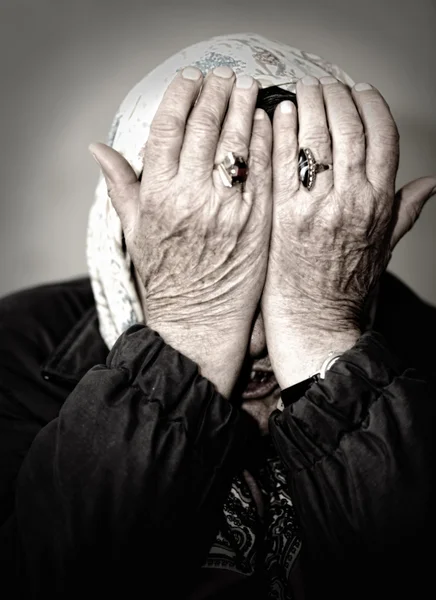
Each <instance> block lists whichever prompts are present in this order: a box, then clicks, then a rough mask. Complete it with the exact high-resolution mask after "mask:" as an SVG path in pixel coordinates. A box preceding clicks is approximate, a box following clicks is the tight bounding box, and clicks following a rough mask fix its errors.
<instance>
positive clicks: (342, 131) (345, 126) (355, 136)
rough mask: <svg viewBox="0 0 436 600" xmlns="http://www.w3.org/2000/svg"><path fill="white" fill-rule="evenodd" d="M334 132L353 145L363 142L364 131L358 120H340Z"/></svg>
mask: <svg viewBox="0 0 436 600" xmlns="http://www.w3.org/2000/svg"><path fill="white" fill-rule="evenodd" d="M336 130H337V133H338V135H339V136H340V137H341V138H345V139H347V140H350V141H352V142H353V143H357V144H360V143H363V142H364V141H365V131H364V129H363V124H362V121H360V119H346V118H344V119H341V120H339V122H338V123H337V125H336Z"/></svg>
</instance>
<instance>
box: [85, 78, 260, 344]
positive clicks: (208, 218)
mask: <svg viewBox="0 0 436 600" xmlns="http://www.w3.org/2000/svg"><path fill="white" fill-rule="evenodd" d="M226 71H227V73H226ZM185 72H186V69H185ZM195 72H197V73H196V75H197V79H192V78H185V77H184V76H183V74H182V73H179V74H177V75H176V77H175V78H174V80H173V81H172V83H171V84H170V85H169V87H168V89H167V91H166V93H165V95H164V97H163V100H162V102H161V104H160V106H159V108H158V110H157V113H156V115H155V117H154V120H153V122H152V125H151V128H150V135H149V138H148V140H147V144H146V146H145V150H144V170H143V174H142V181H141V182H139V181H138V179H137V177H136V174H135V173H134V171H133V169H132V168H131V166H130V165H129V163H128V162H127V161H126V160H125V159H124V158H123V157H122V156H121V155H120V154H119V153H118V152H116V151H115V150H113V149H112V148H109V147H108V146H106V145H104V144H92V145H91V146H90V151H91V152H92V154H93V155H94V156H95V158H96V160H97V162H98V163H99V164H100V166H101V168H102V171H103V174H104V176H105V180H106V184H107V188H108V193H109V197H110V199H111V201H112V203H113V205H114V208H115V210H116V211H117V213H118V215H119V218H120V220H121V225H122V228H123V231H124V236H125V241H126V248H127V251H128V252H129V255H130V257H131V259H132V262H133V264H134V266H135V268H136V272H137V274H138V276H139V278H140V280H141V283H142V285H143V288H144V293H145V302H144V304H145V305H144V307H143V308H144V313H145V315H144V316H145V320H146V323H147V325H149V326H150V327H152V328H154V329H157V330H158V331H159V327H160V326H161V325H163V326H164V327H165V328H166V329H167V330H169V329H172V330H173V331H185V332H186V331H189V334H190V335H191V336H192V337H193V338H195V339H199V340H201V339H205V340H206V339H207V340H208V343H209V344H210V340H211V339H213V341H214V347H215V349H216V344H220V343H225V345H226V347H227V349H228V350H229V344H230V345H232V344H235V345H237V346H238V347H239V352H241V351H242V352H243V354H245V351H246V348H247V345H248V338H249V333H250V328H251V325H252V320H253V317H254V312H255V310H256V307H257V305H258V303H259V301H260V296H261V293H262V289H263V285H264V280H265V274H266V266H267V260H268V246H269V237H270V230H271V145H272V129H271V124H270V121H269V119H268V118H267V117H266V114H265V113H264V111H261V110H260V111H259V110H258V111H257V112H256V116H258V115H260V116H261V117H262V118H260V119H257V118H256V119H254V116H255V104H256V99H257V93H258V89H259V87H258V84H257V82H256V81H255V80H252V85H251V87H250V88H249V89H241V88H238V87H237V86H235V85H234V84H235V75H234V73H233V71H231V70H230V69H228V68H227V67H219V68H218V69H215V70H214V72H212V73H210V74H209V75H208V76H207V77H206V78H205V79H204V81H203V77H202V74H201V72H200V71H199V70H197V69H193V68H191V67H189V68H188V74H189V73H191V74H195ZM220 74H221V75H226V74H227V75H229V76H227V77H222V76H219V75H220ZM202 83H203V87H202V89H201V91H200V88H201V85H202ZM196 100H197V101H196ZM195 101H196V102H195ZM194 103H195V106H194ZM227 107H228V110H227ZM226 110H227V114H226ZM224 117H226V118H225V120H224ZM223 121H224V123H223ZM229 151H232V152H234V153H235V154H238V155H241V156H243V157H244V158H245V159H247V158H248V165H249V175H248V179H247V181H246V184H245V188H244V190H241V187H240V185H238V184H237V185H235V186H234V187H232V188H226V187H225V186H224V185H223V183H222V182H221V179H220V177H219V174H218V172H217V171H216V170H214V169H213V167H214V164H216V163H217V162H220V161H221V160H222V159H223V158H224V156H225V154H226V153H227V152H229ZM211 336H213V337H211Z"/></svg>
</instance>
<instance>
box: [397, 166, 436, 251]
mask: <svg viewBox="0 0 436 600" xmlns="http://www.w3.org/2000/svg"><path fill="white" fill-rule="evenodd" d="M434 194H436V178H435V177H421V178H420V179H415V181H410V182H409V183H407V184H406V185H405V186H403V187H402V188H401V189H400V190H398V192H397V193H396V194H395V201H394V214H393V218H392V225H393V232H392V237H391V250H393V249H394V248H395V246H396V245H397V244H398V242H399V241H400V240H401V238H402V237H403V236H404V235H405V234H406V233H407V232H408V231H409V230H410V229H412V227H413V225H414V224H415V222H416V220H417V219H418V217H419V215H420V214H421V211H422V209H423V208H424V205H425V203H426V202H427V200H428V199H429V198H430V197H431V196H433V195H434Z"/></svg>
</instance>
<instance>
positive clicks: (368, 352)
mask: <svg viewBox="0 0 436 600" xmlns="http://www.w3.org/2000/svg"><path fill="white" fill-rule="evenodd" d="M435 399H436V395H435V389H434V383H433V381H432V378H431V377H429V376H426V377H424V376H423V375H422V374H420V373H418V371H417V370H415V369H408V368H407V367H406V366H404V365H402V364H400V361H399V360H398V359H397V358H396V357H395V356H394V354H393V353H392V352H391V351H390V350H389V348H388V347H387V346H386V343H385V341H384V339H383V338H382V336H381V335H380V334H378V333H375V332H370V333H365V334H364V335H363V336H362V337H361V338H360V339H359V341H358V343H357V344H356V345H355V347H354V348H352V349H351V350H349V351H347V352H346V353H344V354H343V356H342V357H341V359H340V360H338V361H337V362H336V363H335V364H334V365H333V366H332V368H331V370H330V371H328V372H327V374H326V377H325V379H324V380H320V381H319V382H317V383H314V384H313V385H312V386H311V387H310V388H309V389H308V391H307V392H306V393H305V395H304V396H303V397H302V398H300V399H299V400H297V401H296V402H295V403H293V404H291V405H290V406H289V407H287V408H286V409H285V410H284V411H283V412H279V411H275V412H274V413H273V414H272V415H271V418H270V431H271V434H272V436H273V440H274V444H275V446H276V449H277V451H278V452H279V454H280V456H281V458H282V461H283V462H284V463H285V465H286V467H287V473H288V477H289V484H290V488H291V491H292V497H293V501H294V504H295V507H296V511H297V514H298V517H299V520H300V525H301V531H302V537H303V547H304V556H305V557H306V559H305V560H306V565H308V567H307V572H308V576H307V577H306V581H307V582H308V585H309V587H311V588H313V594H312V595H313V596H314V597H321V596H323V595H325V594H326V593H329V592H328V590H329V591H330V592H332V593H334V594H335V597H337V598H339V597H347V598H349V597H353V599H354V598H357V597H359V598H360V597H362V598H364V597H372V598H374V597H384V598H387V597H400V598H403V597H406V595H405V594H406V589H408V591H409V592H411V590H413V593H412V597H420V596H419V595H416V592H417V590H418V588H421V587H423V586H424V581H425V580H426V579H427V582H428V574H429V572H428V570H427V567H428V566H429V559H430V556H432V553H431V552H430V551H429V550H428V549H427V548H428V547H430V546H427V544H429V543H430V544H432V543H433V534H434V527H433V516H432V512H433V506H434V505H433V499H434V493H433V490H434V486H433V481H434V476H433V473H434V460H433V456H434V454H433V446H432V437H433V427H434V415H435ZM350 594H351V596H350ZM368 594H369V596H368ZM396 594H397V596H396Z"/></svg>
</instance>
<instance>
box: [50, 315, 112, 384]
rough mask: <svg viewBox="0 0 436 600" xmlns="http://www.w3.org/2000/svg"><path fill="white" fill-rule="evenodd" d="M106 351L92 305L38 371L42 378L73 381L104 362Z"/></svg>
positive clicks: (76, 380)
mask: <svg viewBox="0 0 436 600" xmlns="http://www.w3.org/2000/svg"><path fill="white" fill-rule="evenodd" d="M108 353H109V349H108V347H107V346H106V344H105V342H104V340H103V338H102V337H101V335H100V331H99V326H98V316H97V311H96V308H95V306H93V307H92V308H90V309H89V310H87V311H86V312H85V314H84V315H83V316H82V318H81V319H80V320H79V321H78V322H77V323H76V324H75V325H74V327H73V328H72V329H71V330H70V331H69V333H68V334H67V335H66V337H65V338H64V339H63V340H62V342H61V343H60V344H59V345H58V346H57V347H56V348H55V350H54V351H53V352H52V353H51V354H50V356H49V358H48V359H47V360H46V362H45V363H44V364H43V365H42V366H41V374H42V376H43V377H44V379H46V380H53V381H59V382H65V383H71V384H73V385H76V384H77V383H78V382H79V381H80V380H81V379H82V377H83V376H84V375H85V373H86V372H87V371H89V369H91V368H92V367H94V366H95V365H97V364H102V363H103V364H104V363H105V362H106V357H107V355H108Z"/></svg>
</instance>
